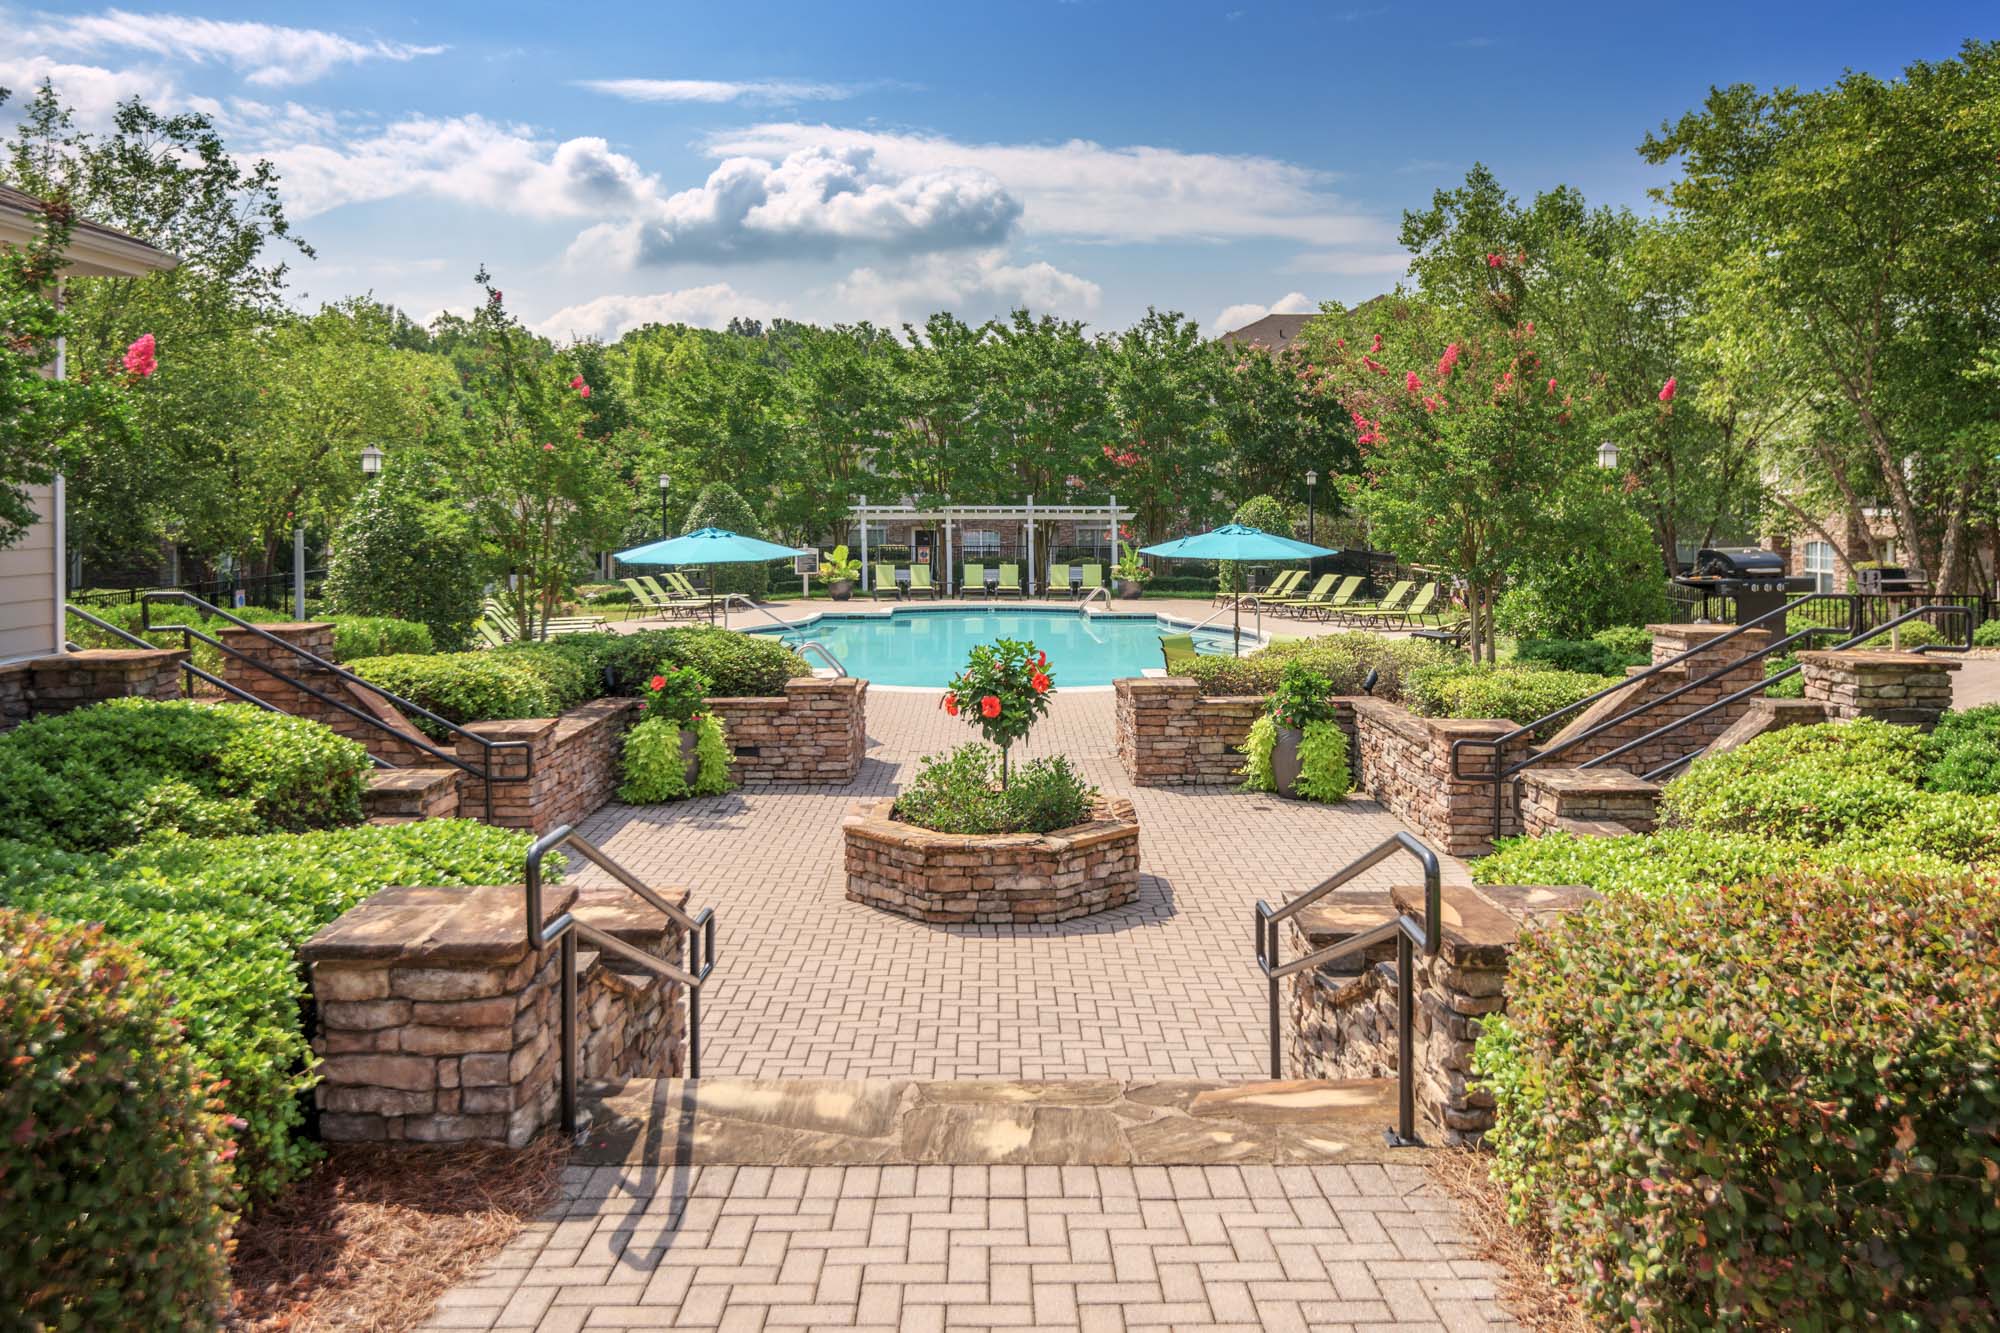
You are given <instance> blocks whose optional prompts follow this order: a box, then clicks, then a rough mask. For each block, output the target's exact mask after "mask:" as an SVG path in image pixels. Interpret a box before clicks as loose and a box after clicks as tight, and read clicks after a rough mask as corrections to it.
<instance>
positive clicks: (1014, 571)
mask: <svg viewBox="0 0 2000 1333" xmlns="http://www.w3.org/2000/svg"><path fill="white" fill-rule="evenodd" d="M1003 592H1011V593H1013V594H1014V595H1015V596H1016V597H1021V596H1024V595H1025V594H1024V593H1022V591H1021V567H1020V566H1019V565H1002V566H1000V581H999V582H998V583H996V584H994V585H993V593H994V595H995V596H998V595H999V594H1001V593H1003Z"/></svg>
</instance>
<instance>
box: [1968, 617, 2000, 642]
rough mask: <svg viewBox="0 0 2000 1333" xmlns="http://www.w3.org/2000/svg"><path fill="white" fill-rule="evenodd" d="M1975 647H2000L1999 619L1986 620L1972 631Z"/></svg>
mask: <svg viewBox="0 0 2000 1333" xmlns="http://www.w3.org/2000/svg"><path fill="white" fill-rule="evenodd" d="M1972 643H1973V646H1974V647H1976V648H2000V620H1988V621H1986V622H1984V623H1983V624H1981V625H1980V627H1979V628H1978V629H1976V630H1974V631H1972Z"/></svg>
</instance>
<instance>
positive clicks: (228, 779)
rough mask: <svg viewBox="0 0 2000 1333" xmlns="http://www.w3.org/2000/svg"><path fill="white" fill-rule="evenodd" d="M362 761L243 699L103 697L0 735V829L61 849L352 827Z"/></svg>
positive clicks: (358, 752) (342, 743) (310, 727)
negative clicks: (171, 832) (159, 836)
mask: <svg viewBox="0 0 2000 1333" xmlns="http://www.w3.org/2000/svg"><path fill="white" fill-rule="evenodd" d="M368 763H369V761H368V752H367V751H366V750H365V749H363V748H362V746H361V745H360V744H358V743H357V742H355V741H351V740H348V739H346V738H344V737H342V736H339V735H336V734H335V733H334V732H333V730H332V729H331V728H328V727H325V726H322V725H321V724H319V723H317V722H311V721H307V720H306V719H304V718H296V717H288V716H286V715H284V714H282V713H270V712H266V711H264V710H263V709H260V708H257V707H254V706H252V705H250V704H195V703H187V702H178V701H177V702H171V703H160V702H155V701H153V700H150V699H114V700H110V701H109V702H106V703H101V704H95V705H93V706H91V707H89V708H80V709H78V710H76V711H75V712H72V713H62V714H58V715H55V716H51V717H42V718H36V719H35V720H33V721H31V722H28V723H26V724H24V725H22V726H20V727H18V728H16V729H15V730H14V731H12V732H10V733H8V734H7V735H5V736H0V828H5V829H7V830H8V831H9V832H10V833H11V834H12V835H13V836H15V837H18V838H21V839H23V840H25V841H29V842H38V843H46V844H48V845H50V846H55V847H64V848H68V849H70V850H72V851H94V850H100V849H103V848H107V847H114V846H117V845H119V844H121V843H125V842H130V841H132V840H133V839H134V838H137V837H139V836H141V835H143V834H145V833H148V832H153V831H158V830H162V829H179V830H181V831H182V832H186V833H192V834H196V835H209V834H214V833H242V832H268V831H271V830H276V829H291V830H300V829H312V828H330V827H333V826H335V825H339V824H352V823H356V822H358V821H359V820H360V818H361V784H362V774H363V772H364V771H365V770H366V769H367V768H368Z"/></svg>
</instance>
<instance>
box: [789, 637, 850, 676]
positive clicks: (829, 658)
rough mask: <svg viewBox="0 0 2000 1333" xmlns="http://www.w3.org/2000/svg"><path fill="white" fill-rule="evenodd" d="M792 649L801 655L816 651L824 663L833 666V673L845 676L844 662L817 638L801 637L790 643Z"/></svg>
mask: <svg viewBox="0 0 2000 1333" xmlns="http://www.w3.org/2000/svg"><path fill="white" fill-rule="evenodd" d="M792 651H793V652H795V653H797V654H799V655H800V656H801V657H803V656H804V655H805V654H807V653H818V654H819V655H820V658H821V659H822V660H823V661H825V663H826V664H827V665H828V666H830V667H832V668H833V674H834V675H836V676H845V675H846V674H847V665H846V663H844V662H842V661H841V660H840V659H839V658H838V657H835V656H834V655H833V649H831V648H829V647H827V646H826V645H825V644H823V643H821V642H820V641H819V640H818V639H801V640H800V641H799V642H797V643H795V644H793V645H792Z"/></svg>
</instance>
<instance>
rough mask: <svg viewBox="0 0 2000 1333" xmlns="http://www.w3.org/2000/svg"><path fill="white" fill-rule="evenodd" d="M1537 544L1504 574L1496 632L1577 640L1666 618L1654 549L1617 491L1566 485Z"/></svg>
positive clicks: (1664, 590)
mask: <svg viewBox="0 0 2000 1333" xmlns="http://www.w3.org/2000/svg"><path fill="white" fill-rule="evenodd" d="M1594 471H1597V469H1593V472H1594ZM1595 479H1596V478H1588V479H1586V480H1595ZM1542 538H1543V541H1542V544H1541V545H1539V546H1538V547H1535V548H1529V549H1528V550H1526V551H1524V552H1523V554H1522V555H1521V557H1520V558H1519V559H1517V560H1516V561H1515V562H1514V563H1513V565H1512V567H1511V568H1510V569H1509V570H1508V574H1507V590H1506V591H1505V592H1504V593H1502V594H1501V596H1500V602H1499V605H1498V606H1497V607H1495V609H1494V614H1493V620H1494V624H1495V626H1496V627H1497V628H1498V629H1499V630H1500V632H1501V633H1503V634H1513V635H1516V636H1517V637H1520V638H1542V639H1581V638H1585V637H1587V636H1589V635H1591V634H1594V633H1595V632H1596V631H1598V630H1601V629H1606V628H1608V627H1610V626H1613V625H1643V624H1650V623H1652V622H1654V621H1658V620H1663V619H1665V618H1666V614H1667V579H1666V575H1664V574H1663V573H1661V572H1660V571H1661V565H1660V552H1659V549H1658V548H1657V547H1656V546H1655V545H1654V540H1653V534H1652V533H1651V532H1650V531H1649V530H1648V528H1647V526H1646V520H1645V519H1644V518H1642V517H1641V516H1640V515H1639V513H1638V512H1637V511H1636V510H1635V509H1634V508H1633V507H1632V504H1631V502H1630V500H1629V499H1628V498H1627V497H1626V496H1625V495H1624V494H1623V493H1622V492H1620V491H1618V490H1616V489H1613V488H1608V487H1604V486H1601V485H1600V486H1595V487H1593V486H1589V485H1583V484H1572V485H1571V486H1570V488H1569V490H1568V491H1567V493H1566V494H1565V495H1564V496H1563V497H1562V500H1561V502H1560V503H1559V504H1557V505H1555V506H1554V507H1553V508H1552V509H1551V510H1550V511H1549V512H1548V513H1546V514H1545V515H1544V516H1543V532H1542Z"/></svg>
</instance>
